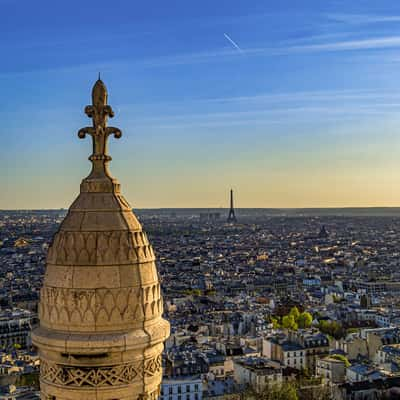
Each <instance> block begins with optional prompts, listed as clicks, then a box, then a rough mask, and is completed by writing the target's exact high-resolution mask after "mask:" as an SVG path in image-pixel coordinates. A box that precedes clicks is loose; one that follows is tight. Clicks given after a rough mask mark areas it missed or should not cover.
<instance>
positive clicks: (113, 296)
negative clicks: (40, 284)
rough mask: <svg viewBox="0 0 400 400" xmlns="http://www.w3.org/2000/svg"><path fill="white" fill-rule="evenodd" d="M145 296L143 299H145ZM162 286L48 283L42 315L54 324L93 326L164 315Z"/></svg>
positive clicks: (42, 293) (43, 293)
mask: <svg viewBox="0 0 400 400" xmlns="http://www.w3.org/2000/svg"><path fill="white" fill-rule="evenodd" d="M142 299H143V300H142ZM162 312H163V304H162V299H161V291H160V285H159V284H158V283H157V284H155V285H151V286H148V287H146V288H144V289H139V288H118V289H85V290H82V289H67V288H56V287H50V286H46V287H44V288H42V290H41V301H40V318H41V320H42V321H48V322H50V323H52V324H57V323H62V324H64V325H65V324H76V323H78V324H81V325H84V326H88V325H89V326H90V325H94V324H95V323H96V322H98V321H99V320H101V322H102V323H107V322H112V323H132V322H137V321H143V320H144V319H145V318H146V319H149V318H153V317H156V316H159V315H161V314H162Z"/></svg>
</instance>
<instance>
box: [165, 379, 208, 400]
mask: <svg viewBox="0 0 400 400" xmlns="http://www.w3.org/2000/svg"><path fill="white" fill-rule="evenodd" d="M202 398H203V382H202V380H201V378H200V377H199V376H187V377H186V376H179V377H176V378H167V379H165V378H164V379H163V381H162V383H161V395H160V400H202Z"/></svg>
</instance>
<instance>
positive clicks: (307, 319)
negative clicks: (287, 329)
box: [296, 311, 312, 329]
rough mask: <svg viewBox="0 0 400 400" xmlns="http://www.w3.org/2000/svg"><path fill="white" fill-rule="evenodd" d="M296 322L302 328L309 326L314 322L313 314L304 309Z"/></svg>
mask: <svg viewBox="0 0 400 400" xmlns="http://www.w3.org/2000/svg"><path fill="white" fill-rule="evenodd" d="M296 322H297V324H298V325H299V328H301V329H305V328H309V327H310V326H311V324H312V315H311V314H310V313H309V312H307V311H304V312H302V313H301V314H300V315H299V317H298V318H297V321H296Z"/></svg>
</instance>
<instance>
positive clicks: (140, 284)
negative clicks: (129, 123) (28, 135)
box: [33, 80, 169, 400]
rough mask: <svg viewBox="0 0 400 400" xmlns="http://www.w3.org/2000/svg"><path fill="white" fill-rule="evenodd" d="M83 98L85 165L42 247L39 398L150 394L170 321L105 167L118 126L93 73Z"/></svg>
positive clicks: (139, 235)
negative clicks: (89, 148) (89, 144)
mask: <svg viewBox="0 0 400 400" xmlns="http://www.w3.org/2000/svg"><path fill="white" fill-rule="evenodd" d="M92 100H93V102H92V103H93V104H92V105H91V106H87V107H86V109H85V112H86V114H87V115H88V116H89V117H90V118H92V119H93V126H92V127H87V128H83V129H81V130H80V131H79V137H81V138H83V137H85V135H86V134H90V135H91V136H92V137H93V154H92V155H91V156H90V158H89V159H90V160H91V161H92V171H91V173H90V175H89V176H88V177H87V178H85V179H84V180H83V181H82V183H81V188H80V194H79V196H78V197H77V199H76V200H75V201H74V203H73V204H72V205H71V207H70V209H69V210H68V214H67V216H66V217H65V219H64V221H63V222H62V224H61V226H60V228H59V230H58V232H57V233H56V234H55V236H54V238H53V242H52V244H51V246H50V248H49V251H48V256H47V265H46V273H45V278H44V283H43V288H42V289H41V297H40V304H39V319H40V326H39V327H38V328H37V329H36V330H35V331H34V332H33V342H34V344H35V345H36V346H37V347H38V348H39V355H40V359H41V377H40V378H41V391H42V396H43V398H46V399H47V398H52V399H53V398H54V399H63V400H64V399H71V400H72V399H104V400H106V399H110V400H111V399H120V400H124V399H126V400H128V399H137V398H139V397H141V398H142V397H144V398H153V399H156V398H157V397H158V393H159V386H160V383H161V373H162V371H161V353H162V350H163V342H164V340H165V339H166V338H167V337H168V336H169V323H168V322H167V321H165V320H164V319H163V318H162V312H163V303H162V297H161V290H160V283H159V277H158V273H157V269H156V264H155V255H154V252H153V249H152V247H151V245H150V243H149V240H148V238H147V235H146V233H145V232H143V230H142V227H141V224H140V223H139V221H138V220H137V218H136V216H135V215H134V214H133V212H132V208H131V206H130V205H129V204H128V202H127V201H126V200H125V199H124V197H123V196H122V195H121V193H120V185H119V183H118V182H117V180H116V179H114V178H112V177H111V175H110V173H109V171H108V163H109V161H110V160H111V157H110V156H109V155H108V154H107V137H108V136H109V135H110V134H114V136H115V137H117V138H119V137H120V136H121V132H120V131H119V129H117V128H113V127H107V118H108V117H112V116H113V112H112V109H111V107H110V106H109V105H107V90H106V88H105V85H104V83H103V82H102V81H100V80H98V81H97V82H96V84H95V86H94V88H93V92H92ZM46 396H47V397H46ZM49 396H50V397H49ZM51 396H53V397H51Z"/></svg>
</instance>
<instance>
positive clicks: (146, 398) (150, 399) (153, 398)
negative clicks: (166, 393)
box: [138, 385, 161, 400]
mask: <svg viewBox="0 0 400 400" xmlns="http://www.w3.org/2000/svg"><path fill="white" fill-rule="evenodd" d="M160 392H161V385H160V386H158V388H157V389H156V390H153V391H152V392H150V393H143V394H141V395H139V397H138V400H158V398H159V397H160Z"/></svg>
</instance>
